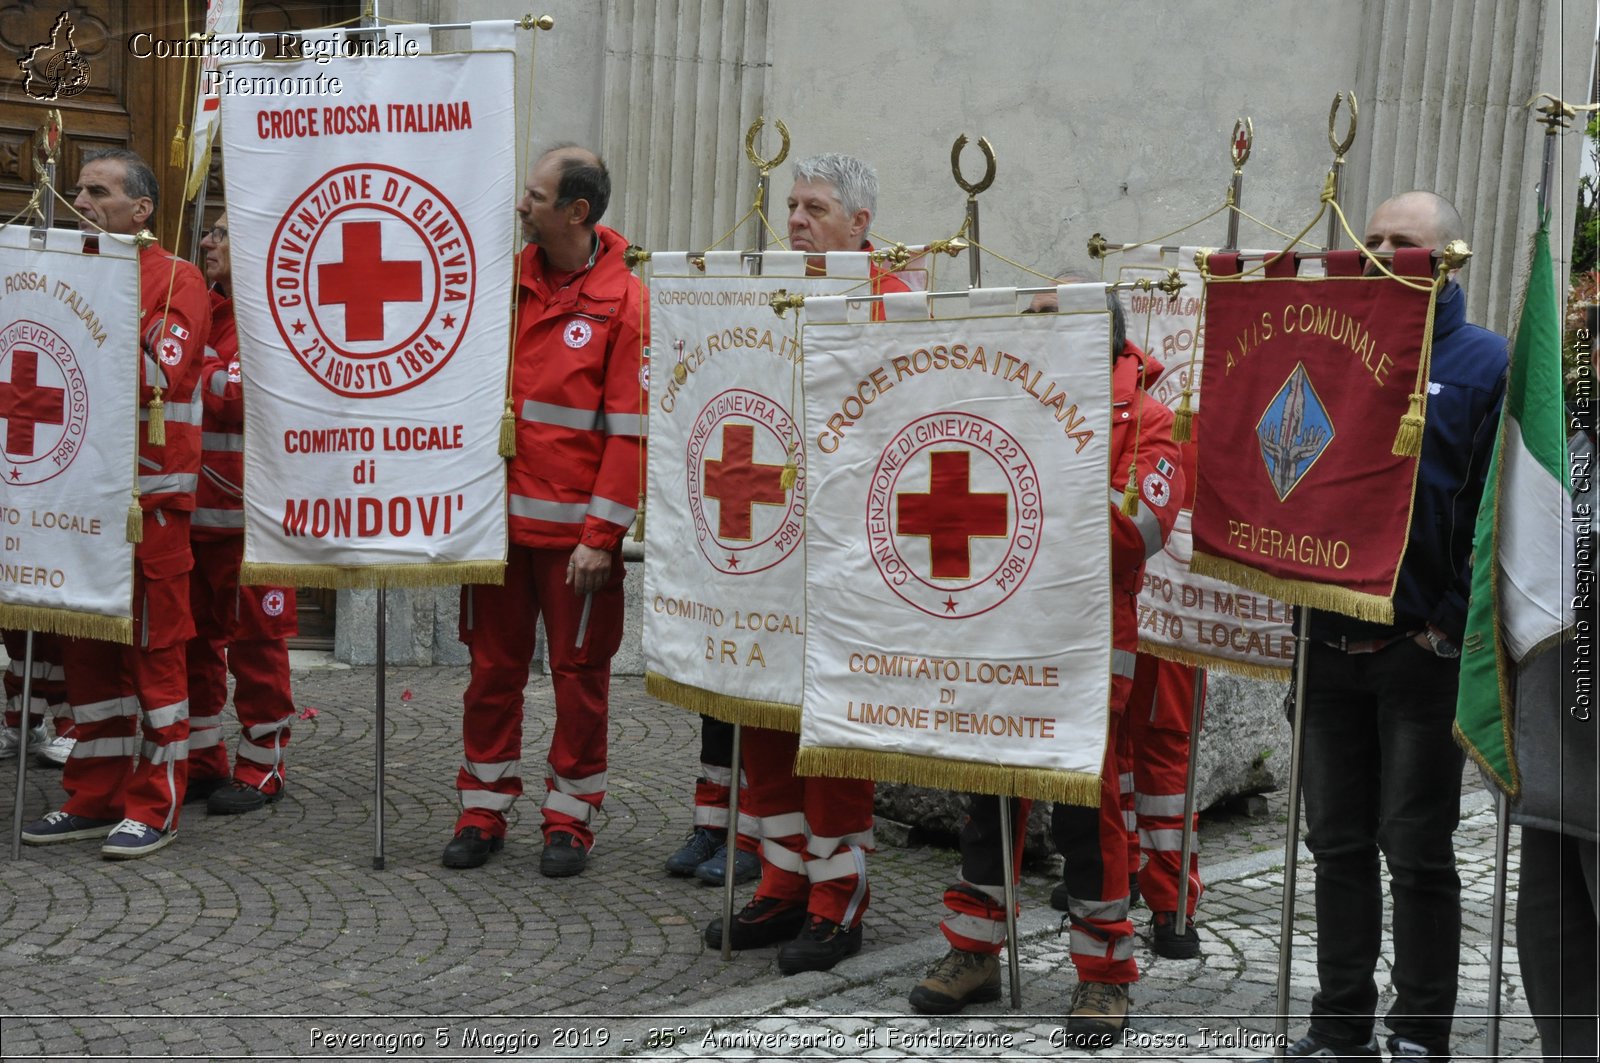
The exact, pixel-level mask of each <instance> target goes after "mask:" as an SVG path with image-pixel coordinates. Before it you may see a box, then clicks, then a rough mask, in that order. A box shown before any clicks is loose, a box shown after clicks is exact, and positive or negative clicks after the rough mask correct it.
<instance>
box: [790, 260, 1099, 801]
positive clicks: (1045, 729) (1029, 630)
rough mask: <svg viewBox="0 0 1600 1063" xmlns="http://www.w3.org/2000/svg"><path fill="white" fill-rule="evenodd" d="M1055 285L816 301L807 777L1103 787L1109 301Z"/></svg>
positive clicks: (1024, 789) (1068, 796)
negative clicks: (857, 303) (1035, 300)
mask: <svg viewBox="0 0 1600 1063" xmlns="http://www.w3.org/2000/svg"><path fill="white" fill-rule="evenodd" d="M1059 298H1060V306H1061V313H1059V314H1033V315H1019V314H1017V313H1016V309H1017V295H1016V292H1015V290H1014V289H1004V290H982V289H980V290H977V291H973V292H970V293H966V294H965V296H964V297H963V298H959V299H950V298H941V299H940V300H939V301H938V302H937V303H936V306H937V308H938V310H939V312H940V319H939V320H934V321H930V320H928V319H927V318H928V315H927V311H926V306H927V301H928V296H927V294H926V293H909V294H904V295H898V296H885V297H884V307H885V310H886V312H887V314H888V317H889V320H887V321H884V322H881V323H873V322H856V323H851V322H849V321H848V317H849V315H848V312H847V309H846V307H845V303H846V302H847V300H845V299H817V300H812V301H810V302H809V303H808V304H807V307H806V309H807V325H806V327H805V330H804V342H805V360H804V364H803V373H804V377H805V422H804V423H805V432H806V446H807V455H806V462H807V466H808V467H807V475H808V478H809V485H810V486H809V489H808V490H809V497H808V500H807V509H806V533H805V562H806V599H805V601H806V613H805V626H806V659H805V693H804V702H803V713H802V722H801V729H800V754H799V760H798V762H797V770H799V771H801V772H803V773H806V774H814V775H836V776H845V777H853V778H872V779H884V780H893V781H899V782H909V783H915V784H917V785H922V786H937V787H942V788H947V789H960V790H974V791H979V792H985V793H995V794H1018V795H1022V796H1027V797H1035V798H1042V799H1047V800H1056V801H1071V802H1074V803H1078V804H1094V803H1096V802H1097V801H1098V794H1099V782H1098V780H1099V776H1100V768H1101V763H1102V760H1103V754H1104V749H1105V740H1106V701H1107V698H1108V696H1109V694H1110V676H1111V583H1110V572H1111V560H1110V557H1111V555H1110V531H1109V527H1110V522H1109V520H1108V518H1107V501H1106V481H1107V476H1108V468H1109V462H1110V456H1109V434H1110V409H1111V405H1110V404H1111V394H1110V387H1111V374H1110V372H1109V371H1108V370H1109V366H1108V362H1107V353H1106V352H1107V351H1108V349H1109V346H1110V331H1109V327H1110V326H1109V320H1110V315H1109V314H1108V312H1107V310H1106V302H1105V286H1104V285H1101V284H1087V285H1064V286H1062V287H1061V288H1060V289H1059ZM958 304H960V305H958Z"/></svg>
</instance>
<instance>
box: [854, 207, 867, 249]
mask: <svg viewBox="0 0 1600 1063" xmlns="http://www.w3.org/2000/svg"><path fill="white" fill-rule="evenodd" d="M870 228H872V211H870V210H868V209H867V208H866V207H862V208H861V209H860V210H858V211H856V212H855V214H854V215H852V216H851V218H850V235H851V236H852V237H853V238H854V239H856V240H858V241H860V242H861V243H866V241H867V230H868V229H870Z"/></svg>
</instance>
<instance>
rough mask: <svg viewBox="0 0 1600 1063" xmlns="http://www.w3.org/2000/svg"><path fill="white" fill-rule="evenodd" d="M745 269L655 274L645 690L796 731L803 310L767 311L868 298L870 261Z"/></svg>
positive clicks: (664, 264)
mask: <svg viewBox="0 0 1600 1063" xmlns="http://www.w3.org/2000/svg"><path fill="white" fill-rule="evenodd" d="M748 261H750V260H748V259H746V257H745V256H744V255H742V254H740V253H739V252H726V253H724V252H712V253H710V254H707V255H706V256H705V270H704V271H703V272H702V271H700V270H698V269H696V268H694V266H692V265H691V264H690V263H689V260H688V256H686V255H684V254H682V253H675V254H660V253H658V254H655V255H653V256H652V257H651V259H650V268H651V272H650V280H649V290H650V302H651V309H650V327H651V331H652V334H653V335H654V337H655V351H656V358H655V373H654V381H653V387H652V390H651V396H650V397H651V402H650V448H649V469H648V473H649V475H648V481H649V489H648V490H649V499H648V504H647V505H646V509H645V511H646V512H647V513H648V514H649V515H650V544H651V545H650V548H649V549H648V550H647V551H646V552H645V565H644V589H645V597H644V601H645V611H644V654H645V669H646V671H645V688H646V689H647V690H649V692H650V693H651V694H653V695H655V696H656V697H658V698H661V699H663V700H665V701H670V702H672V703H673V704H676V705H681V706H683V707H684V708H688V709H693V710H695V711H696V712H703V713H705V714H706V715H708V716H714V717H716V718H717V719H721V720H726V721H729V722H731V723H745V724H750V725H752V726H757V727H774V728H779V729H782V730H788V731H798V730H799V729H800V690H801V677H802V665H803V663H804V653H805V622H804V615H803V603H804V601H805V566H804V562H803V560H802V558H801V553H800V543H801V533H802V531H803V529H804V521H805V510H806V488H807V476H806V454H805V451H804V449H803V448H802V447H801V438H800V431H799V428H798V426H797V423H796V421H797V418H798V416H799V413H800V410H799V409H798V404H799V390H800V380H799V366H800V345H799V336H800V333H799V328H798V325H799V321H800V318H799V316H798V314H800V313H803V312H804V311H803V310H802V311H799V312H797V311H793V310H791V311H789V312H788V315H787V316H786V317H781V318H780V317H778V316H777V314H775V313H774V312H773V310H772V306H771V304H770V302H769V300H770V298H771V296H772V294H773V293H774V292H777V291H779V290H785V291H789V292H793V293H799V294H803V295H805V296H807V297H808V298H809V297H815V296H820V295H827V294H831V293H835V292H843V291H846V290H848V289H850V288H858V287H859V288H861V290H862V292H863V293H865V291H866V284H867V280H868V271H869V268H870V267H869V263H868V260H867V255H866V254H864V253H863V254H834V255H829V256H828V263H827V268H828V275H827V276H825V277H807V276H804V275H803V274H804V273H805V268H806V265H805V255H804V254H803V253H790V252H775V253H774V252H769V253H767V254H764V255H762V256H761V257H760V262H761V274H762V275H761V276H758V277H752V276H748V275H746V268H747V267H746V263H747V262H748ZM862 305H867V304H862ZM786 469H792V470H793V471H792V473H790V474H788V475H786V472H785V470H786ZM791 478H792V482H787V481H789V480H790V479H791Z"/></svg>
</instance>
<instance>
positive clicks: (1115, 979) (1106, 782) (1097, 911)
mask: <svg viewBox="0 0 1600 1063" xmlns="http://www.w3.org/2000/svg"><path fill="white" fill-rule="evenodd" d="M1131 687H1132V681H1131V680H1129V679H1127V678H1125V677H1122V676H1116V677H1114V678H1113V679H1112V685H1111V719H1110V731H1109V734H1108V735H1107V741H1106V754H1105V762H1104V765H1103V766H1102V769H1101V773H1100V804H1099V805H1098V807H1095V808H1085V807H1081V806H1077V805H1063V804H1058V805H1056V807H1055V809H1054V812H1053V814H1052V816H1051V832H1052V834H1053V835H1054V839H1055V843H1056V848H1057V849H1059V850H1060V851H1061V854H1062V856H1063V857H1064V858H1065V860H1066V874H1065V881H1066V883H1067V890H1068V892H1069V893H1070V894H1071V898H1072V899H1071V905H1070V908H1069V911H1068V913H1067V916H1068V919H1069V921H1070V923H1071V927H1072V930H1071V937H1070V944H1069V949H1070V952H1071V955H1072V964H1073V966H1074V967H1076V968H1077V971H1078V978H1079V980H1080V981H1084V982H1110V983H1126V982H1134V981H1137V980H1138V978H1139V968H1138V965H1137V964H1136V963H1135V962H1134V959H1133V923H1132V922H1130V921H1129V919H1128V842H1127V828H1126V827H1125V826H1124V824H1123V819H1122V802H1121V796H1120V793H1119V789H1120V788H1119V786H1118V780H1117V772H1116V757H1117V753H1116V750H1117V744H1118V742H1119V741H1120V739H1121V731H1122V729H1123V727H1124V726H1125V717H1126V713H1125V712H1124V711H1123V709H1124V706H1125V705H1126V704H1127V698H1128V692H1129V690H1130V689H1131ZM1010 800H1011V802H1012V817H1011V819H1012V825H1013V828H1014V829H1015V831H1016V836H1015V838H1014V839H1013V849H1012V852H1013V854H1014V859H1013V865H1014V866H1013V874H1015V872H1016V869H1017V868H1020V867H1021V866H1022V849H1023V841H1024V839H1025V834H1026V830H1025V827H1026V824H1027V822H1028V813H1029V812H1030V811H1031V809H1032V802H1031V801H1028V800H1025V799H1020V798H1011V799H1010ZM1004 880H1005V872H1004V866H1003V861H1002V859H1001V847H1000V799H999V798H996V797H991V796H988V795H974V796H973V798H972V807H971V811H970V814H969V815H968V817H967V823H966V825H965V826H964V827H963V828H962V831H961V881H960V882H957V883H956V884H955V885H954V886H951V887H950V888H949V889H948V890H946V891H945V894H944V905H945V907H946V908H947V909H949V911H950V915H948V916H946V917H945V920H944V922H943V923H942V924H941V925H940V929H941V930H943V931H944V936H945V938H946V939H947V940H948V941H949V942H950V944H951V945H952V946H954V947H955V948H958V949H964V950H966V951H968V952H986V953H990V954H996V953H998V952H999V951H1000V948H1001V946H1002V945H1004V944H1005V940H1006V924H1005V918H1006V914H1005V900H1004V897H1005V892H1004Z"/></svg>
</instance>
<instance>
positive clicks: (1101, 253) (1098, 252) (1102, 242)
mask: <svg viewBox="0 0 1600 1063" xmlns="http://www.w3.org/2000/svg"><path fill="white" fill-rule="evenodd" d="M1109 246H1110V245H1109V244H1107V243H1106V238H1105V237H1104V236H1101V235H1100V234H1099V233H1095V234H1094V235H1093V236H1091V237H1089V257H1090V258H1105V257H1106V248H1107V247H1109Z"/></svg>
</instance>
